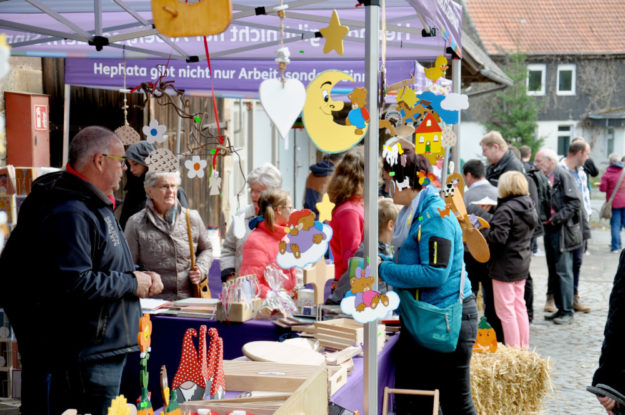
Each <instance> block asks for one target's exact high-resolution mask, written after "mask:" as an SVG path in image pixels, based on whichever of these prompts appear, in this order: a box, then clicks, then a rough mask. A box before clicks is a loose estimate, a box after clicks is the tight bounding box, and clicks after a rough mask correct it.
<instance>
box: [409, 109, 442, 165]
mask: <svg viewBox="0 0 625 415" xmlns="http://www.w3.org/2000/svg"><path fill="white" fill-rule="evenodd" d="M441 132H442V129H441V127H440V126H439V125H438V123H437V122H436V119H434V116H433V115H432V113H429V112H428V113H427V114H425V117H424V118H423V121H421V124H419V126H418V127H417V128H416V130H415V153H417V154H423V155H424V156H425V157H426V158H427V159H428V160H429V162H430V164H432V165H435V164H436V160H438V159H439V158H442V157H443V156H444V155H445V148H444V147H443V146H442V144H441Z"/></svg>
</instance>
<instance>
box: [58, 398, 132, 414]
mask: <svg viewBox="0 0 625 415" xmlns="http://www.w3.org/2000/svg"><path fill="white" fill-rule="evenodd" d="M77 413H78V411H76V410H75V409H68V410H66V411H64V412H63V415H76V414H77ZM137 414H138V413H137V407H136V406H134V405H133V404H131V403H128V402H127V401H126V398H125V397H124V395H119V396H117V397H116V398H114V399H113V400H112V401H111V406H109V408H108V411H107V415H137Z"/></svg>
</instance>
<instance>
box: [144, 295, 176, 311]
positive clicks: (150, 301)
mask: <svg viewBox="0 0 625 415" xmlns="http://www.w3.org/2000/svg"><path fill="white" fill-rule="evenodd" d="M139 303H140V304H141V310H142V311H144V312H155V311H156V310H159V311H160V310H165V309H166V308H165V307H166V306H167V305H171V304H172V303H171V301H168V300H161V299H159V298H139Z"/></svg>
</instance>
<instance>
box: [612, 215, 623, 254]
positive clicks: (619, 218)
mask: <svg viewBox="0 0 625 415" xmlns="http://www.w3.org/2000/svg"><path fill="white" fill-rule="evenodd" d="M623 228H625V208H612V217H611V218H610V232H611V233H612V244H611V250H612V251H618V250H620V249H621V229H623Z"/></svg>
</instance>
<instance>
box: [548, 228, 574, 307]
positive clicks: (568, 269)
mask: <svg viewBox="0 0 625 415" xmlns="http://www.w3.org/2000/svg"><path fill="white" fill-rule="evenodd" d="M544 239H545V257H546V258H547V268H548V270H549V276H548V280H547V294H553V298H554V300H555V303H556V307H557V309H558V313H559V314H560V315H567V314H568V315H573V297H574V295H575V294H574V282H573V253H572V252H571V251H564V252H560V228H555V229H554V228H553V227H549V226H545V235H544Z"/></svg>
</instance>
